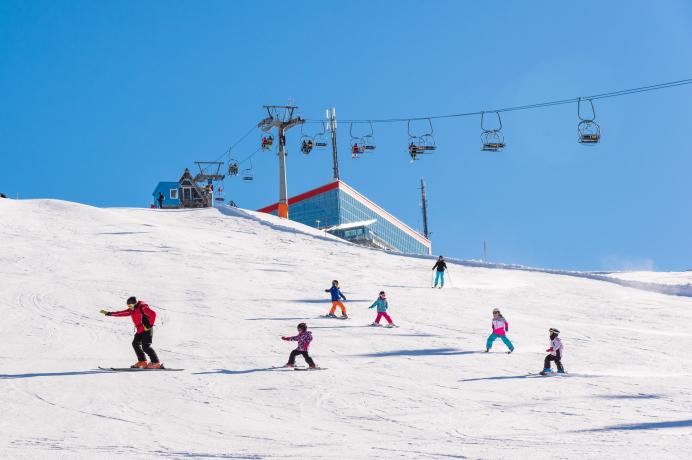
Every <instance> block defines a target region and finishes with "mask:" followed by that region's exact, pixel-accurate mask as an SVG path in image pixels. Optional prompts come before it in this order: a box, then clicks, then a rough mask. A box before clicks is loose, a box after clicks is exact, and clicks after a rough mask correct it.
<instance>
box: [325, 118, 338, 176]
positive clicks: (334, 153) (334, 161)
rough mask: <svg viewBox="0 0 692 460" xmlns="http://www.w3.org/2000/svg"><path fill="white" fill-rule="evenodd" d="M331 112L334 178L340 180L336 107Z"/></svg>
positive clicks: (330, 124) (330, 126) (330, 127)
mask: <svg viewBox="0 0 692 460" xmlns="http://www.w3.org/2000/svg"><path fill="white" fill-rule="evenodd" d="M327 112H329V129H331V131H332V162H333V163H334V180H339V156H338V154H337V151H336V109H335V108H332V109H331V110H329V109H328V110H327Z"/></svg>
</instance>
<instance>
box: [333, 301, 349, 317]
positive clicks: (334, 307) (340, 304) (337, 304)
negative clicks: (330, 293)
mask: <svg viewBox="0 0 692 460" xmlns="http://www.w3.org/2000/svg"><path fill="white" fill-rule="evenodd" d="M336 307H339V308H341V314H342V315H345V314H346V307H344V304H343V303H341V301H339V300H332V309H331V310H329V314H330V315H333V314H334V312H335V311H336Z"/></svg>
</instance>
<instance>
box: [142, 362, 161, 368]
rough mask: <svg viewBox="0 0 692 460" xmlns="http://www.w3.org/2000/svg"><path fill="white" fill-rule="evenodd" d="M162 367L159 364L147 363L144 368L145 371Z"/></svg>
mask: <svg viewBox="0 0 692 460" xmlns="http://www.w3.org/2000/svg"><path fill="white" fill-rule="evenodd" d="M162 367H163V366H162V365H161V363H149V364H147V366H146V368H147V369H161V368H162Z"/></svg>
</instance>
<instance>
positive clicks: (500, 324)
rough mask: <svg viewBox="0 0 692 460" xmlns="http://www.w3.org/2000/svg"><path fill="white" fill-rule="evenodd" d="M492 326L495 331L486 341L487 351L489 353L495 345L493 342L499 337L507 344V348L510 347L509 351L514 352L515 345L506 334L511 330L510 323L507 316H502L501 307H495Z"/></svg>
mask: <svg viewBox="0 0 692 460" xmlns="http://www.w3.org/2000/svg"><path fill="white" fill-rule="evenodd" d="M490 327H491V328H492V330H493V332H492V333H491V334H490V336H489V337H488V340H486V342H485V352H486V353H487V352H489V351H490V349H491V348H492V347H493V342H494V341H495V339H497V338H498V337H499V338H500V339H502V341H503V342H504V343H505V345H507V348H509V351H508V352H507V353H512V352H513V351H514V345H512V342H511V341H510V340H509V339H508V338H507V335H506V333H507V331H509V323H508V322H507V320H506V319H505V317H504V316H502V313H501V312H500V309H499V308H493V321H492V323H491V325H490Z"/></svg>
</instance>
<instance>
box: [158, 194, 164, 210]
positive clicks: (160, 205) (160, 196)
mask: <svg viewBox="0 0 692 460" xmlns="http://www.w3.org/2000/svg"><path fill="white" fill-rule="evenodd" d="M163 199H164V198H163V193H161V192H159V197H158V198H157V201H158V202H159V209H163Z"/></svg>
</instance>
